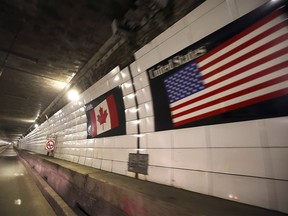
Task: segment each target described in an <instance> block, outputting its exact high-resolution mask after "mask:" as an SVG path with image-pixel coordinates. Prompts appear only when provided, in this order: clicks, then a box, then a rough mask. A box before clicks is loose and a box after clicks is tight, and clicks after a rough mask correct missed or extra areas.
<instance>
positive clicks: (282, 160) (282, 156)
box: [269, 148, 288, 181]
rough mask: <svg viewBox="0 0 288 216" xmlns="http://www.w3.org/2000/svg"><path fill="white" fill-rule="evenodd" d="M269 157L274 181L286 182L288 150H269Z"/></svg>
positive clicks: (287, 177)
mask: <svg viewBox="0 0 288 216" xmlns="http://www.w3.org/2000/svg"><path fill="white" fill-rule="evenodd" d="M269 150H270V156H271V163H272V169H273V173H274V178H275V179H283V180H286V181H287V180H288V168H287V164H288V148H271V149H269Z"/></svg>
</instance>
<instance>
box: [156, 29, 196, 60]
mask: <svg viewBox="0 0 288 216" xmlns="http://www.w3.org/2000/svg"><path fill="white" fill-rule="evenodd" d="M189 31H190V29H189V28H188V27H187V28H184V29H182V30H181V31H179V32H177V33H176V34H175V35H173V36H171V37H170V38H168V39H167V40H166V41H164V42H163V43H161V44H160V45H159V46H158V52H159V55H160V58H161V59H160V61H161V60H164V59H166V58H168V57H169V56H172V55H173V54H175V53H177V52H179V51H180V50H182V49H184V48H186V47H187V46H189V45H190V44H191V40H189V36H190V34H189V33H190V32H189Z"/></svg>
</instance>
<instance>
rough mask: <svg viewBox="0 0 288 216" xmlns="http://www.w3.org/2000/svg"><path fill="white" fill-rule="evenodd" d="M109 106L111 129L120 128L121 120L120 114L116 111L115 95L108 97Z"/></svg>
mask: <svg viewBox="0 0 288 216" xmlns="http://www.w3.org/2000/svg"><path fill="white" fill-rule="evenodd" d="M106 100H107V104H108V109H109V114H110V116H109V118H110V121H111V128H115V127H118V125H119V119H118V113H117V109H116V104H115V100H114V97H113V95H110V96H108V97H107V99H106Z"/></svg>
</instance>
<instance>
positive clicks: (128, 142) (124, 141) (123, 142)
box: [115, 135, 137, 149]
mask: <svg viewBox="0 0 288 216" xmlns="http://www.w3.org/2000/svg"><path fill="white" fill-rule="evenodd" d="M115 139H116V141H115V147H116V148H127V149H131V148H136V147H137V137H136V136H133V135H125V136H117V137H116V138H115Z"/></svg>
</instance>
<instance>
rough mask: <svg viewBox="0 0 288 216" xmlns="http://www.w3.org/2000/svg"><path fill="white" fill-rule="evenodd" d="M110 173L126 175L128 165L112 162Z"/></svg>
mask: <svg viewBox="0 0 288 216" xmlns="http://www.w3.org/2000/svg"><path fill="white" fill-rule="evenodd" d="M112 163H113V164H112V172H113V173H117V174H120V175H126V173H127V169H128V165H127V162H119V161H113V162H112Z"/></svg>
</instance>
